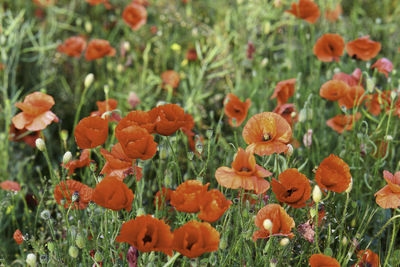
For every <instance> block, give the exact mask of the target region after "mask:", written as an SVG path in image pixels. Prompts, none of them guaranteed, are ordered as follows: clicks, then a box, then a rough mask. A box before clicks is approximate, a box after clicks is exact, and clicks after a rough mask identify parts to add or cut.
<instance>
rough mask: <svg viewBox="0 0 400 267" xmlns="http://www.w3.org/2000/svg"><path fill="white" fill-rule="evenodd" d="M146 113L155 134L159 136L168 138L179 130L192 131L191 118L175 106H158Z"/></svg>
mask: <svg viewBox="0 0 400 267" xmlns="http://www.w3.org/2000/svg"><path fill="white" fill-rule="evenodd" d="M148 113H149V115H150V118H151V121H152V122H154V124H155V128H154V130H155V132H156V133H158V134H161V135H165V136H169V135H172V134H173V133H175V132H176V131H177V130H178V129H180V128H188V129H192V128H193V125H194V122H193V117H192V116H191V115H189V114H185V111H184V110H183V108H181V107H180V106H178V105H176V104H166V105H162V106H158V107H155V108H153V109H152V110H150V111H149V112H148Z"/></svg>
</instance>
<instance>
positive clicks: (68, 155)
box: [63, 151, 72, 165]
mask: <svg viewBox="0 0 400 267" xmlns="http://www.w3.org/2000/svg"><path fill="white" fill-rule="evenodd" d="M71 159H72V153H71V152H70V151H67V152H65V154H64V156H63V163H64V165H65V164H67V163H68V162H70V160H71Z"/></svg>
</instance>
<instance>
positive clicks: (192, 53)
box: [186, 48, 197, 61]
mask: <svg viewBox="0 0 400 267" xmlns="http://www.w3.org/2000/svg"><path fill="white" fill-rule="evenodd" d="M186 59H187V60H189V61H196V60H197V52H196V49H194V48H190V49H188V51H187V52H186Z"/></svg>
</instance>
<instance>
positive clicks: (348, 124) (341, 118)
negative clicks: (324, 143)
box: [326, 112, 361, 134]
mask: <svg viewBox="0 0 400 267" xmlns="http://www.w3.org/2000/svg"><path fill="white" fill-rule="evenodd" d="M360 118H361V114H360V113H359V112H357V113H356V114H355V115H354V116H353V115H337V116H335V117H333V118H331V119H329V120H327V121H326V125H328V126H329V127H331V128H332V129H333V130H335V131H336V132H338V133H340V134H341V133H343V132H344V130H346V131H350V130H351V129H353V126H354V123H355V122H356V121H358V120H359V119H360Z"/></svg>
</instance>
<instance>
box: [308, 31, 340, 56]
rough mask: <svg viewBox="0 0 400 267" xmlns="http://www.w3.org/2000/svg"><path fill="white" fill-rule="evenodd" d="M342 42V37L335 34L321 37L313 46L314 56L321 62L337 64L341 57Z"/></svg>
mask: <svg viewBox="0 0 400 267" xmlns="http://www.w3.org/2000/svg"><path fill="white" fill-rule="evenodd" d="M343 50H344V40H343V38H342V36H340V35H339V34H335V33H326V34H324V35H322V36H321V37H320V38H319V39H318V40H317V42H316V43H315V45H314V55H316V56H317V58H318V59H319V60H321V61H323V62H332V61H333V60H335V61H336V62H339V57H341V56H342V55H343Z"/></svg>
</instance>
